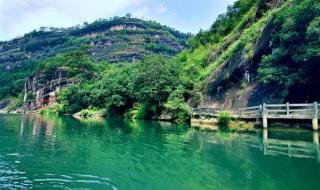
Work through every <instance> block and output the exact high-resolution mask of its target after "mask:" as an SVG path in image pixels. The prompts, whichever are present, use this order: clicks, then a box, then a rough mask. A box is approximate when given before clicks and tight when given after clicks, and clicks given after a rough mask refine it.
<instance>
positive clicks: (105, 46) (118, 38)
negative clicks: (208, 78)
mask: <svg viewBox="0 0 320 190" xmlns="http://www.w3.org/2000/svg"><path fill="white" fill-rule="evenodd" d="M190 37H191V35H189V34H184V33H181V32H179V31H176V30H174V29H172V28H169V27H167V26H163V25H160V24H158V23H156V22H154V21H144V20H140V19H136V18H130V17H114V18H111V19H100V20H97V21H95V22H93V23H91V24H88V23H85V24H84V25H83V26H77V27H71V28H41V29H40V30H38V31H33V32H31V33H28V34H25V35H24V36H23V37H18V38H16V39H13V40H10V41H7V42H0V84H1V85H0V100H1V99H2V98H4V97H10V96H17V94H18V93H20V92H22V88H23V85H24V82H25V78H26V77H29V76H31V75H32V74H33V73H34V72H36V71H37V67H38V65H39V62H41V61H43V60H46V59H48V58H50V57H54V56H56V55H59V54H65V53H68V52H72V51H75V50H78V49H79V48H80V47H82V46H86V47H87V48H88V49H87V52H88V53H89V54H90V55H91V57H92V58H93V59H94V60H95V61H97V62H99V63H100V62H106V63H127V62H128V63H132V62H138V61H139V60H141V59H143V58H144V57H145V56H149V55H154V54H163V55H165V56H166V57H172V56H174V55H176V54H177V53H179V52H180V51H181V50H182V49H184V48H185V47H186V42H187V40H188V39H189V38H190Z"/></svg>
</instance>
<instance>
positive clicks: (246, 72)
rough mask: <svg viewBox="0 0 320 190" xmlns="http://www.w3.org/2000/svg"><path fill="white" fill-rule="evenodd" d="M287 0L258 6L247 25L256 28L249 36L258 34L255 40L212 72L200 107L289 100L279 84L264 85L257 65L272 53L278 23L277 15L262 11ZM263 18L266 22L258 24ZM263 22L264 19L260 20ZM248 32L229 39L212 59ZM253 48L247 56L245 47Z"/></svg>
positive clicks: (235, 107)
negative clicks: (260, 79)
mask: <svg viewBox="0 0 320 190" xmlns="http://www.w3.org/2000/svg"><path fill="white" fill-rule="evenodd" d="M283 3H284V1H282V0H269V1H260V3H259V4H258V6H257V9H256V14H255V17H256V18H255V19H253V22H252V23H249V24H248V25H247V27H248V28H249V29H248V30H249V31H250V30H251V29H250V28H254V27H256V26H255V25H257V26H258V27H257V29H255V30H254V29H252V31H254V32H253V33H251V34H250V32H248V33H249V34H250V36H257V37H256V38H253V39H254V40H251V41H250V40H247V41H245V40H244V41H245V43H244V45H243V46H240V47H239V48H237V49H236V50H234V51H233V52H232V53H231V54H230V55H229V56H228V57H227V58H226V60H225V61H224V62H223V63H222V64H220V65H219V66H218V68H217V69H215V70H214V71H213V73H212V74H211V75H210V77H209V78H208V79H207V80H206V82H205V88H204V90H203V92H202V98H201V102H200V104H199V106H201V107H214V108H225V109H237V108H240V107H248V106H256V105H260V104H262V103H281V102H285V101H287V100H288V99H287V95H286V94H284V93H283V89H281V88H280V87H279V86H276V85H266V84H262V83H261V82H260V81H259V79H258V68H259V64H261V59H262V56H263V55H265V54H268V53H271V51H272V49H271V46H272V37H273V34H274V32H276V31H275V28H274V27H275V26H274V25H273V24H272V23H273V20H274V16H269V18H265V17H267V16H265V17H263V16H262V15H263V14H261V12H263V11H264V10H271V9H275V8H278V7H279V6H281V5H282V4H283ZM262 19H264V20H265V21H264V23H265V24H257V23H259V22H260V20H262ZM261 23H263V22H261ZM257 32H258V34H256V33H257ZM245 35H247V34H246V31H245V30H244V31H240V32H237V33H236V34H234V35H233V37H231V38H230V39H231V40H230V41H226V42H225V43H224V44H223V45H222V46H221V48H220V49H218V50H216V51H214V52H213V53H212V54H211V56H210V59H213V61H214V60H215V59H219V58H220V57H219V56H221V54H222V53H221V52H223V51H228V50H229V48H230V47H232V46H233V45H234V44H236V43H238V41H241V40H242V39H243V38H244V36H245ZM248 44H252V47H251V48H250V49H251V50H252V52H251V53H250V54H251V56H248V48H246V46H247V45H248Z"/></svg>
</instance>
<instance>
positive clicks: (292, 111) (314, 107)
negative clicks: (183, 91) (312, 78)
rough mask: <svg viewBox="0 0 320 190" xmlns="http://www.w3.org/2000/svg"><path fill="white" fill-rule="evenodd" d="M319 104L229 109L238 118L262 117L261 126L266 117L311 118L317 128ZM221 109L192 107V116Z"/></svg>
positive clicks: (272, 105)
mask: <svg viewBox="0 0 320 190" xmlns="http://www.w3.org/2000/svg"><path fill="white" fill-rule="evenodd" d="M319 108H320V104H318V103H317V102H314V103H312V104H290V103H286V104H262V105H259V106H253V107H246V108H239V109H238V110H236V111H234V110H226V111H229V112H230V113H231V114H232V116H233V117H235V118H239V119H258V118H262V121H263V126H264V127H265V128H266V127H267V125H268V124H267V119H312V126H313V129H315V130H317V129H318V119H319V118H320V113H319ZM221 111H223V110H222V109H215V108H192V109H191V113H192V116H193V117H217V116H218V115H219V113H220V112H221Z"/></svg>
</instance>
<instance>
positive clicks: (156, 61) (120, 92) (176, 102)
mask: <svg viewBox="0 0 320 190" xmlns="http://www.w3.org/2000/svg"><path fill="white" fill-rule="evenodd" d="M319 18H320V2H319V1H315V0H238V1H236V2H235V4H234V5H233V6H230V7H228V10H227V12H226V13H225V14H222V15H220V16H219V17H218V18H217V20H216V21H215V22H214V23H213V25H212V26H211V28H210V29H209V30H207V31H200V32H199V33H198V34H197V35H196V36H195V37H193V38H191V40H189V41H188V48H186V49H184V50H183V51H182V52H181V53H179V54H178V55H176V56H173V57H171V58H168V56H163V55H151V56H145V57H144V58H143V59H142V60H141V61H137V62H136V64H128V63H121V64H112V65H110V64H103V62H101V60H104V59H93V57H94V56H93V55H94V54H93V53H92V49H95V48H92V47H91V48H89V49H88V48H82V49H81V50H76V51H73V53H72V52H71V53H66V54H62V55H59V56H57V57H52V58H49V59H47V60H44V61H41V63H40V65H41V66H40V67H39V69H38V70H37V75H36V77H32V78H29V81H35V83H37V84H41V85H38V86H32V82H28V85H27V86H30V87H28V88H26V89H25V91H26V93H25V97H26V94H27V95H28V97H29V98H27V102H29V103H30V102H32V101H34V96H37V98H38V99H39V98H40V101H39V100H37V101H38V102H37V103H36V104H38V105H39V106H40V107H41V105H45V106H46V104H47V102H46V101H47V100H46V99H45V100H46V101H43V100H44V98H43V97H48V96H49V94H50V92H52V90H53V91H57V89H59V90H58V91H59V95H58V97H57V100H56V101H57V104H54V105H52V106H50V108H49V109H48V110H49V111H47V112H50V113H60V114H62V113H71V114H73V113H76V112H79V111H81V110H82V111H81V112H80V113H79V114H80V115H84V116H89V115H92V114H97V113H98V114H99V115H105V116H110V115H122V116H125V117H130V118H148V119H151V118H152V119H164V120H176V121H184V120H187V119H188V115H189V107H190V106H192V107H196V106H199V105H202V106H210V107H217V108H228V109H233V108H238V107H244V106H250V105H257V104H260V103H262V102H267V103H270V102H274V103H281V102H286V101H291V102H300V103H301V102H311V101H316V100H319V99H320V93H319V90H317V88H316V87H317V86H320V85H319V81H320V73H319V72H320V69H319V64H318V63H319V58H320V30H319V28H320V19H319ZM79 31H81V30H80V29H79ZM82 32H85V31H82ZM173 35H174V34H173ZM180 35H181V34H180ZM176 37H177V38H178V36H176ZM179 39H181V40H182V41H180V44H185V43H186V42H187V37H179ZM148 41H149V40H146V42H148ZM147 44H148V43H147ZM144 46H145V48H146V49H148V48H147V47H149V45H146V44H145V45H144ZM182 46H183V47H185V46H186V45H182ZM97 49H99V48H98V47H97ZM98 51H99V50H97V52H98ZM97 52H95V53H97ZM168 54H169V55H171V54H170V53H167V54H166V55H168ZM61 60H63V61H61ZM78 60H83V61H80V62H79V61H78ZM109 61H110V60H109ZM29 64H32V62H31V63H29ZM83 64H85V65H86V66H83ZM28 68H29V67H27V66H26V70H25V71H28ZM29 70H30V69H29ZM78 71H83V72H81V74H80V75H79V74H78V73H79V72H78ZM30 72H31V71H30ZM49 73H51V74H52V73H55V74H54V75H53V76H50V75H49ZM85 73H87V74H88V75H83V74H85ZM87 76H90V77H87ZM40 79H41V80H43V81H44V82H37V81H41V80H40ZM56 81H59V82H56ZM61 81H65V82H64V83H63V84H62V82H61ZM45 84H51V86H50V88H48V89H46V88H44V87H43V86H46V85H45ZM52 84H56V85H52ZM61 87H63V88H61ZM60 88H61V90H60ZM39 92H41V93H40V94H42V95H41V96H39ZM37 98H36V99H37ZM25 99H26V98H25ZM49 100H50V97H49Z"/></svg>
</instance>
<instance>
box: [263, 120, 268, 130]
mask: <svg viewBox="0 0 320 190" xmlns="http://www.w3.org/2000/svg"><path fill="white" fill-rule="evenodd" d="M262 125H263V128H264V129H267V128H268V119H267V117H263V118H262Z"/></svg>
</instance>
